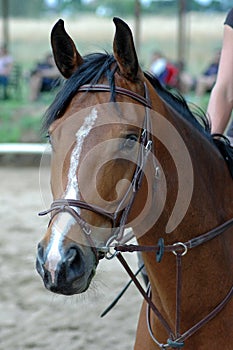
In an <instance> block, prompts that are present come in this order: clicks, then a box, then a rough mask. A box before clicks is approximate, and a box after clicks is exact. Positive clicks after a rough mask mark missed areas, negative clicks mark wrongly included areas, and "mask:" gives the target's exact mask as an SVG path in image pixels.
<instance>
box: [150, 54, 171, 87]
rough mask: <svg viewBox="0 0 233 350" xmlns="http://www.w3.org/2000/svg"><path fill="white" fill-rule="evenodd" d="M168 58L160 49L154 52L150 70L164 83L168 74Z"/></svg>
mask: <svg viewBox="0 0 233 350" xmlns="http://www.w3.org/2000/svg"><path fill="white" fill-rule="evenodd" d="M166 65H167V60H166V58H165V57H164V56H163V55H162V54H161V52H159V51H155V52H154V53H153V54H152V59H151V66H150V72H151V73H152V74H153V75H155V76H156V78H157V79H158V80H159V81H160V82H161V83H164V76H165V75H166Z"/></svg>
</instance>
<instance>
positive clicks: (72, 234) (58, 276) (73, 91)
mask: <svg viewBox="0 0 233 350" xmlns="http://www.w3.org/2000/svg"><path fill="white" fill-rule="evenodd" d="M114 23H115V26H116V33H115V38H114V42H113V55H108V54H96V55H95V54H93V55H88V56H86V57H82V56H81V55H80V53H79V52H78V50H77V48H76V46H75V44H74V42H73V40H72V39H71V38H70V36H69V35H68V34H67V32H66V31H65V29H64V23H63V21H62V20H59V21H58V22H57V24H56V25H55V26H54V28H53V30H52V34H51V43H52V48H53V54H54V58H55V62H56V65H57V67H58V69H59V70H60V72H61V73H62V74H63V76H64V77H65V78H66V79H67V81H66V83H65V84H64V87H63V89H62V90H61V92H60V93H59V94H58V96H57V97H56V99H55V101H54V103H53V105H52V106H51V107H50V109H49V110H48V113H47V118H46V128H48V133H49V139H50V143H51V147H52V161H51V189H52V194H53V199H54V202H53V204H52V207H51V209H50V210H49V211H50V212H51V220H50V223H49V225H48V229H47V232H46V234H45V237H44V238H43V240H42V241H41V242H40V244H39V247H38V257H37V270H38V272H39V273H40V275H41V276H42V278H43V280H44V284H45V286H46V287H47V288H48V289H49V290H51V291H53V292H57V293H62V294H74V293H81V292H84V291H85V290H86V289H87V288H88V286H89V284H90V281H91V279H92V277H93V276H94V274H95V270H96V266H97V264H98V262H99V259H100V258H102V257H103V256H104V255H105V254H106V251H105V249H106V246H108V245H109V242H112V240H114V239H115V238H119V237H120V238H121V239H122V237H123V230H124V228H125V227H126V224H127V223H129V222H130V223H132V221H133V220H135V218H136V216H137V214H138V213H139V212H141V211H142V209H143V205H142V197H140V199H139V198H138V199H137V198H136V196H135V193H136V192H137V191H138V190H139V191H141V193H145V194H146V193H147V192H148V191H147V186H146V181H143V180H142V173H143V171H144V169H143V168H144V167H145V164H144V163H145V158H146V155H145V153H148V152H146V151H145V149H147V148H150V145H151V140H150V139H149V138H150V132H151V130H148V128H149V126H148V123H149V117H148V110H149V109H150V108H151V105H150V100H149V97H148V96H147V94H148V92H147V91H145V84H144V83H145V77H144V74H143V72H142V70H141V68H140V66H139V63H138V58H137V55H136V51H135V47H134V42H133V38H132V33H131V31H130V29H129V27H128V26H127V24H125V23H124V22H123V21H122V20H120V19H118V18H115V19H114ZM66 95H67V96H66ZM132 102H133V103H132ZM139 188H140V189H139ZM134 208H136V209H134ZM135 225H136V224H135ZM129 226H131V225H129Z"/></svg>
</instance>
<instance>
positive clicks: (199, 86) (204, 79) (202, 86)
mask: <svg viewBox="0 0 233 350" xmlns="http://www.w3.org/2000/svg"><path fill="white" fill-rule="evenodd" d="M220 53H221V52H220V51H218V52H216V54H215V56H214V58H213V60H212V62H211V63H210V65H209V66H208V67H207V69H206V70H205V71H204V72H203V74H202V75H201V76H200V77H199V78H198V79H197V81H196V89H195V93H196V95H197V96H199V97H200V96H203V95H204V94H205V93H206V92H210V91H211V89H212V87H213V86H214V83H215V81H216V78H217V73H218V65H219V59H220Z"/></svg>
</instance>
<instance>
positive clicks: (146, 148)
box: [39, 84, 152, 260]
mask: <svg viewBox="0 0 233 350" xmlns="http://www.w3.org/2000/svg"><path fill="white" fill-rule="evenodd" d="M144 89H145V97H143V96H141V95H139V94H137V93H135V92H133V91H130V90H127V89H124V88H122V87H119V86H116V87H115V92H116V93H117V94H120V95H124V96H127V97H130V98H131V99H132V100H134V101H137V102H139V103H140V104H142V105H143V106H144V107H145V117H144V122H143V125H142V132H141V135H140V140H139V144H140V147H139V152H138V158H137V165H136V168H135V171H134V175H133V178H132V181H131V184H130V186H129V187H128V189H127V191H126V193H125V194H124V196H123V198H122V199H121V201H120V203H119V204H118V206H117V208H116V210H115V212H114V213H110V212H108V211H106V210H105V209H104V208H101V207H99V206H97V205H94V204H90V203H87V202H84V201H82V200H79V199H63V198H62V199H58V200H55V201H54V202H53V203H52V204H51V207H50V209H48V210H45V211H42V212H40V213H39V215H40V216H41V215H46V214H48V213H50V212H52V218H53V217H54V216H55V215H57V214H59V213H61V212H68V213H70V214H71V215H72V216H73V217H74V219H75V220H76V221H77V223H78V224H79V225H80V227H81V228H82V230H83V232H84V233H85V236H86V238H87V241H88V243H89V244H90V246H91V247H92V249H93V251H94V253H95V256H96V258H97V260H99V259H100V258H102V257H104V256H105V257H107V258H108V257H109V258H110V257H112V255H111V254H110V248H109V246H110V245H111V243H112V242H113V241H116V242H117V243H118V244H119V243H120V242H121V243H123V241H124V242H126V241H128V240H129V239H130V238H132V235H130V237H129V235H128V237H127V239H123V236H124V229H125V225H126V222H127V218H128V215H129V212H130V210H131V208H132V205H133V202H134V199H135V196H136V193H137V192H138V190H139V188H140V186H141V183H142V178H143V173H144V168H145V164H146V161H147V158H148V154H149V152H150V150H151V148H152V140H151V118H150V115H149V110H150V109H151V102H150V99H149V93H148V88H147V86H146V84H144ZM78 92H111V89H110V86H108V85H104V84H96V85H89V84H87V85H82V86H81V87H80V88H79V90H78ZM127 198H129V199H127ZM126 201H128V202H127V204H126V205H124V204H125V202H126ZM74 208H75V209H74ZM76 209H86V210H89V211H92V212H93V213H96V214H99V215H101V216H103V217H105V218H107V219H108V220H110V221H111V224H112V231H113V232H114V234H113V235H112V236H111V237H110V238H109V239H108V240H107V242H106V244H105V246H104V247H101V248H97V247H96V246H95V244H94V242H93V239H92V235H91V234H92V230H91V226H90V225H89V224H88V223H87V222H86V220H84V219H83V218H82V217H81V216H80V214H79V213H78V211H77V210H76ZM122 240H123V241H122Z"/></svg>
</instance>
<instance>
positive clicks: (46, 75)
mask: <svg viewBox="0 0 233 350" xmlns="http://www.w3.org/2000/svg"><path fill="white" fill-rule="evenodd" d="M60 78H61V75H60V73H59V71H58V69H57V67H56V65H55V62H54V58H53V55H52V54H48V55H47V56H46V57H45V60H44V61H43V62H39V63H38V64H37V66H36V68H35V69H34V70H33V71H32V72H31V76H30V101H36V100H38V98H39V96H40V93H41V92H43V91H51V90H52V89H54V88H55V87H56V86H59V85H60Z"/></svg>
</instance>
